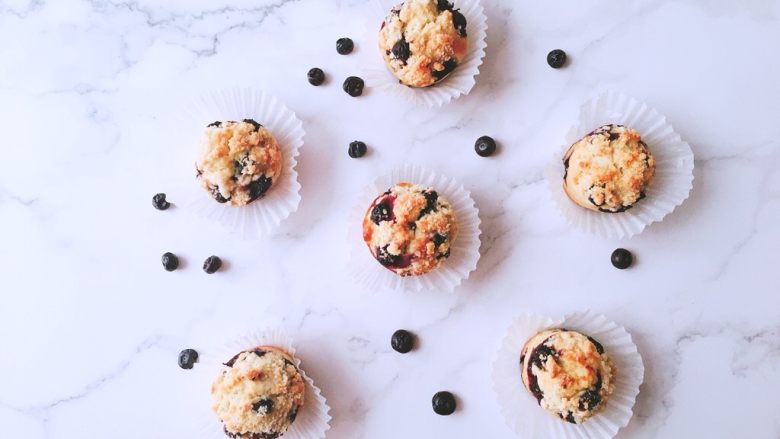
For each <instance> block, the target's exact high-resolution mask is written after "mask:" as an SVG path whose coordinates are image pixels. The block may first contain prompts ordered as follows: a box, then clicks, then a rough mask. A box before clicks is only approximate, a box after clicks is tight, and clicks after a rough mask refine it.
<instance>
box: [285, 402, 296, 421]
mask: <svg viewBox="0 0 780 439" xmlns="http://www.w3.org/2000/svg"><path fill="white" fill-rule="evenodd" d="M297 417H298V406H295V407H293V408H292V409H290V411H289V412H288V413H287V420H288V421H290V422H294V421H295V418H297Z"/></svg>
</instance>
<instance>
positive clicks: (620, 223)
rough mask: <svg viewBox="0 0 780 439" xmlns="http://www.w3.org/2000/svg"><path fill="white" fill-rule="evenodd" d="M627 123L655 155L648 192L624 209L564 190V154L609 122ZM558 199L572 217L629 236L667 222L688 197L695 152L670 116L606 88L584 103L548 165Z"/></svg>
mask: <svg viewBox="0 0 780 439" xmlns="http://www.w3.org/2000/svg"><path fill="white" fill-rule="evenodd" d="M610 123H614V124H621V125H625V126H627V127H629V128H631V129H633V130H635V131H637V132H638V133H639V135H640V136H642V140H644V141H645V143H646V144H647V148H648V149H649V150H650V153H651V154H653V156H655V166H656V170H655V177H654V179H653V182H652V183H651V184H650V186H649V187H648V188H647V190H646V191H645V194H646V197H645V198H644V199H643V200H641V201H639V202H637V203H636V204H635V205H634V206H633V207H632V208H631V209H629V210H626V211H624V212H620V213H604V212H595V211H592V210H588V209H585V208H583V207H581V206H578V205H577V204H575V203H574V202H573V201H572V200H570V199H569V197H568V196H566V193H565V192H564V190H563V175H564V166H563V157H564V155H565V154H566V151H567V150H568V149H569V147H570V146H571V145H572V144H574V143H575V142H577V141H578V140H579V139H581V138H582V137H584V136H585V135H587V134H588V133H590V132H591V131H592V130H594V129H596V128H598V127H600V126H602V125H606V124H610ZM545 178H546V180H547V183H548V187H549V189H550V193H551V195H552V198H553V201H554V202H555V204H556V206H557V207H558V210H560V211H561V213H563V215H564V217H565V218H566V221H567V222H568V223H569V224H571V225H573V226H575V227H577V228H578V229H580V230H584V231H586V232H589V233H593V234H595V235H598V236H601V237H603V238H627V237H630V236H633V235H636V234H638V233H640V232H642V231H643V230H644V229H645V227H647V226H648V225H650V224H652V223H654V222H656V221H661V220H662V219H663V218H664V217H665V216H666V215H668V214H670V213H671V212H672V211H674V209H675V208H677V206H679V205H681V204H682V203H683V202H684V201H685V200H686V199H687V198H688V195H689V194H690V192H691V189H692V188H693V151H691V147H690V146H689V145H688V144H687V143H686V142H685V141H683V140H682V138H681V137H680V135H679V134H677V133H676V132H675V131H674V128H672V125H671V124H670V123H669V122H668V121H667V120H666V118H665V117H664V116H662V115H661V114H659V113H658V112H657V111H655V110H654V109H652V108H650V107H649V106H648V105H647V104H645V103H643V102H640V101H638V100H636V99H634V98H631V97H629V96H626V95H624V94H622V93H617V92H613V91H608V92H605V93H603V94H601V95H599V96H598V97H596V98H594V99H591V100H589V101H588V102H586V103H585V104H583V105H582V107H581V109H580V115H579V118H578V121H577V124H576V125H574V126H572V127H571V128H570V129H569V132H568V134H567V135H566V142H565V144H564V145H563V147H562V148H561V149H560V151H558V153H557V154H556V155H555V157H553V159H552V160H551V162H550V164H549V165H548V166H547V167H546V169H545Z"/></svg>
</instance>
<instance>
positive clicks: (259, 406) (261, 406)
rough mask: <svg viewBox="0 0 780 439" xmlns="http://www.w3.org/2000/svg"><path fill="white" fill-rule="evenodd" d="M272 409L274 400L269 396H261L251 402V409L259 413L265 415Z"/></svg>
mask: <svg viewBox="0 0 780 439" xmlns="http://www.w3.org/2000/svg"><path fill="white" fill-rule="evenodd" d="M273 409H274V402H273V401H271V399H269V398H263V399H261V400H259V401H257V402H255V403H254V404H252V410H254V411H255V412H257V413H258V414H261V415H267V414H269V413H271V410H273Z"/></svg>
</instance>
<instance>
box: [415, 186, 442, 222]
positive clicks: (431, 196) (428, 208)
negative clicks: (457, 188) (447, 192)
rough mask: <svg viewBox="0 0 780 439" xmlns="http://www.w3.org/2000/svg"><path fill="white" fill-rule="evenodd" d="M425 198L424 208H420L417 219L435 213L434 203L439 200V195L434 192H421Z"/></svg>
mask: <svg viewBox="0 0 780 439" xmlns="http://www.w3.org/2000/svg"><path fill="white" fill-rule="evenodd" d="M423 196H424V197H425V207H423V208H422V210H421V211H420V214H419V215H418V216H417V219H420V218H422V217H424V216H425V215H427V214H429V213H431V212H436V201H437V200H438V199H439V194H438V192H436V191H428V192H423Z"/></svg>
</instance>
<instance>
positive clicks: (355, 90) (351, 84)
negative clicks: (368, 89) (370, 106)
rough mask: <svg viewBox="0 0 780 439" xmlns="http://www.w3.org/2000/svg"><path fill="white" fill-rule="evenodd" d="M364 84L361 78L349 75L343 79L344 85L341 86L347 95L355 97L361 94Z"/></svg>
mask: <svg viewBox="0 0 780 439" xmlns="http://www.w3.org/2000/svg"><path fill="white" fill-rule="evenodd" d="M364 86H365V82H363V80H362V79H361V78H358V77H357V76H350V77H348V78H347V79H345V80H344V86H343V87H342V88H343V89H344V91H345V92H346V93H347V94H348V95H350V96H352V97H353V98H355V97H358V96H360V95H362V94H363V87H364Z"/></svg>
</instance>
